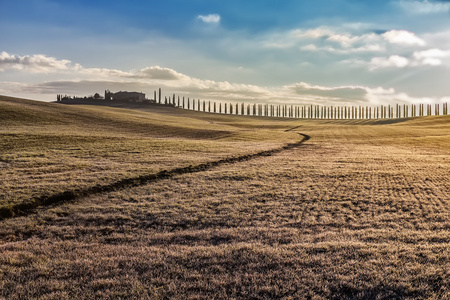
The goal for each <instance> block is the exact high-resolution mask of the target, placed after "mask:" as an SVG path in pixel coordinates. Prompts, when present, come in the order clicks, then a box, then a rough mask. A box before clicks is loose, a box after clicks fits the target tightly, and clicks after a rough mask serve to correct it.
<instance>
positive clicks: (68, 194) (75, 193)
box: [0, 126, 310, 220]
mask: <svg viewBox="0 0 450 300" xmlns="http://www.w3.org/2000/svg"><path fill="white" fill-rule="evenodd" d="M297 128H298V126H297V127H294V128H291V129H288V130H286V131H292V130H294V129H297ZM299 135H300V136H301V137H302V138H301V139H300V140H299V141H298V142H296V143H290V144H287V145H285V146H283V147H280V148H275V149H271V150H267V151H262V152H257V153H254V154H247V155H241V156H233V157H229V158H225V159H221V160H217V161H212V162H208V163H203V164H199V165H196V166H188V167H183V168H175V169H172V170H162V171H160V172H158V173H156V174H148V175H142V176H139V177H133V178H125V179H122V180H119V181H116V182H113V183H110V184H107V185H97V186H93V187H91V188H88V189H74V190H69V191H65V192H62V193H57V194H54V195H49V196H42V197H38V198H35V199H31V200H29V201H25V202H22V203H19V204H15V205H12V206H10V207H1V208H0V220H3V219H8V218H12V217H16V216H24V215H29V214H31V213H33V210H35V209H36V208H39V207H45V206H50V205H54V204H61V203H64V202H67V201H73V200H76V199H79V198H81V197H87V196H92V195H95V194H101V193H107V192H111V191H115V190H119V189H124V188H129V187H136V186H141V185H145V184H148V183H152V182H157V181H159V180H162V179H167V178H171V177H174V176H177V175H182V174H189V173H196V172H203V171H207V170H209V169H211V168H214V167H217V166H220V165H223V164H234V163H238V162H243V161H248V160H251V159H255V158H258V157H263V156H271V155H272V154H276V153H279V152H282V151H285V150H289V149H293V148H296V147H299V146H300V145H302V144H303V143H304V142H305V141H307V140H309V139H310V136H308V135H306V134H302V133H299Z"/></svg>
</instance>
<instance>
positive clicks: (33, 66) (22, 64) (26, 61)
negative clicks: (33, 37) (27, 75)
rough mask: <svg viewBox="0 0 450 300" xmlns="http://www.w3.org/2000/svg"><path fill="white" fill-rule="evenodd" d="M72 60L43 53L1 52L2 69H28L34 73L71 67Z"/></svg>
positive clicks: (0, 66) (0, 65)
mask: <svg viewBox="0 0 450 300" xmlns="http://www.w3.org/2000/svg"><path fill="white" fill-rule="evenodd" d="M70 64H71V61H70V60H58V59H56V58H53V57H48V56H45V55H42V54H36V55H24V56H18V55H10V54H9V53H7V52H5V51H2V52H1V53H0V71H5V70H8V69H12V70H27V71H30V72H32V73H48V72H54V71H59V70H67V69H69V67H70Z"/></svg>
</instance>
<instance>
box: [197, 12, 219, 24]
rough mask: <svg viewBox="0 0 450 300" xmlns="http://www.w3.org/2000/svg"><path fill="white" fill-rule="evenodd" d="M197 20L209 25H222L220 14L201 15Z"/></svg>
mask: <svg viewBox="0 0 450 300" xmlns="http://www.w3.org/2000/svg"><path fill="white" fill-rule="evenodd" d="M197 19H199V20H201V21H202V22H205V23H207V24H218V23H220V15H218V14H210V15H206V16H203V15H199V16H197Z"/></svg>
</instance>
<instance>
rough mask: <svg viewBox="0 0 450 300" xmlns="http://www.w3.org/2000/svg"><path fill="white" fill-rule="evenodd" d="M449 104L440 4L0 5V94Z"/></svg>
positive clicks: (73, 0) (340, 0) (277, 0)
mask: <svg viewBox="0 0 450 300" xmlns="http://www.w3.org/2000/svg"><path fill="white" fill-rule="evenodd" d="M158 88H162V90H163V93H164V94H166V95H172V94H173V93H176V94H177V95H180V96H185V97H191V98H195V99H201V100H215V101H227V102H245V103H273V104H278V103H279V104H281V103H285V104H317V105H380V104H397V103H398V104H406V103H411V104H413V103H414V104H416V103H442V102H450V0H448V1H443V0H441V1H438V0H428V1H423V0H377V1H373V0H371V1H369V0H315V1H307V0H245V1H244V0H227V1H223V0H220V1H219V0H217V1H216V0H126V1H119V0H108V1H106V0H97V1H92V0H20V1H17V0H11V1H9V0H0V94H2V95H9V96H16V97H25V98H30V99H36V100H43V101H55V100H56V94H67V95H77V96H89V95H93V94H94V93H97V92H98V93H100V94H103V92H104V90H105V89H109V90H111V91H113V92H117V91H125V90H126V91H139V92H144V93H146V95H147V97H148V98H152V96H153V91H154V90H156V89H158Z"/></svg>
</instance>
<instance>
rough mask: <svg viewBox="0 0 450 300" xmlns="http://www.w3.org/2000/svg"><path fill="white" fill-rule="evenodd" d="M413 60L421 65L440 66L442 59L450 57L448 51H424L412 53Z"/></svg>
mask: <svg viewBox="0 0 450 300" xmlns="http://www.w3.org/2000/svg"><path fill="white" fill-rule="evenodd" d="M413 55H414V58H415V59H416V60H417V61H418V62H419V64H422V65H430V66H440V65H442V64H443V59H444V58H446V57H449V56H450V51H443V50H440V49H428V50H425V51H417V52H414V54H413Z"/></svg>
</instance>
